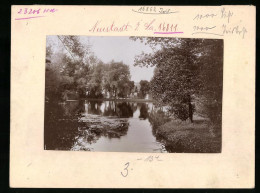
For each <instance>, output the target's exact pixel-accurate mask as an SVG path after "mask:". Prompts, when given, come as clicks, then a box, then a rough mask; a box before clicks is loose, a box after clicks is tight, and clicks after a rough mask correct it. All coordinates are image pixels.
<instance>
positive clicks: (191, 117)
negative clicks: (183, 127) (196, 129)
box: [188, 96, 193, 123]
mask: <svg viewBox="0 0 260 193" xmlns="http://www.w3.org/2000/svg"><path fill="white" fill-rule="evenodd" d="M188 105H189V119H190V121H191V122H192V123H193V108H192V104H191V97H190V96H189V99H188Z"/></svg>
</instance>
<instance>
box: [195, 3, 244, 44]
mask: <svg viewBox="0 0 260 193" xmlns="http://www.w3.org/2000/svg"><path fill="white" fill-rule="evenodd" d="M234 16H235V13H234V12H233V11H232V10H230V9H226V8H225V7H222V8H221V9H219V11H218V12H215V13H206V14H201V13H198V14H196V15H195V17H193V20H194V21H196V25H194V26H193V33H192V35H194V34H211V35H216V36H224V35H238V36H240V37H241V38H242V39H244V38H245V35H246V33H247V32H248V31H247V29H246V27H245V26H243V23H242V20H240V22H235V21H234V19H235V18H234ZM213 19H214V20H213ZM211 20H212V22H214V21H218V22H219V23H221V24H220V25H219V24H218V25H214V24H213V25H212V24H211V25H207V24H205V23H208V22H210V21H211ZM200 21H201V22H203V23H200ZM204 21H206V22H204ZM232 21H233V23H235V24H233V23H232Z"/></svg>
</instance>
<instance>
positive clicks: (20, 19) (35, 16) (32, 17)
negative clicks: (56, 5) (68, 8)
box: [15, 16, 45, 20]
mask: <svg viewBox="0 0 260 193" xmlns="http://www.w3.org/2000/svg"><path fill="white" fill-rule="evenodd" d="M38 17H45V16H35V17H24V18H15V20H23V19H33V18H38Z"/></svg>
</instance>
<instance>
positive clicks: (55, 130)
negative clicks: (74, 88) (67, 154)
mask: <svg viewBox="0 0 260 193" xmlns="http://www.w3.org/2000/svg"><path fill="white" fill-rule="evenodd" d="M102 105H105V108H104V109H103V110H102V108H101V106H102ZM100 115H103V116H100ZM132 116H133V108H132V105H131V104H129V103H126V102H124V103H115V102H113V101H110V102H108V101H107V102H104V103H102V102H97V101H91V102H87V103H85V101H75V102H67V103H64V104H57V103H56V104H55V103H46V104H45V121H44V146H45V149H47V150H70V149H73V148H75V147H77V145H79V143H88V144H92V143H95V142H96V141H97V140H98V139H99V138H100V137H101V136H104V137H107V138H120V137H121V136H124V135H126V133H127V130H128V126H129V123H128V120H127V119H125V118H129V117H132ZM113 117H114V118H113ZM85 145H86V144H85ZM76 150H78V149H76ZM79 150H89V149H87V148H85V146H81V147H80V149H79Z"/></svg>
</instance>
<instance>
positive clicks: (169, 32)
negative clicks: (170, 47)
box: [154, 32, 183, 34]
mask: <svg viewBox="0 0 260 193" xmlns="http://www.w3.org/2000/svg"><path fill="white" fill-rule="evenodd" d="M154 34H183V32H154Z"/></svg>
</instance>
